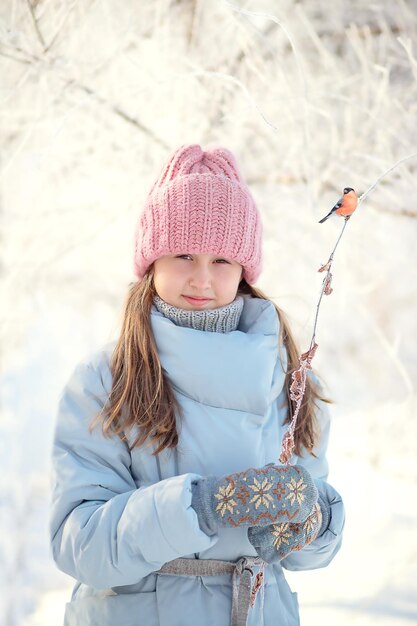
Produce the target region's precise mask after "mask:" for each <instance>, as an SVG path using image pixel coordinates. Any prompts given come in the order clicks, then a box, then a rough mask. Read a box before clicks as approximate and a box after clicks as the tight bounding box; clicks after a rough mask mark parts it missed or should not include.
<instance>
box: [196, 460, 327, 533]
mask: <svg viewBox="0 0 417 626" xmlns="http://www.w3.org/2000/svg"><path fill="white" fill-rule="evenodd" d="M192 492H193V496H192V502H191V505H192V507H193V508H194V510H195V511H196V513H197V516H198V521H199V525H200V528H201V530H203V531H204V532H205V533H206V534H208V535H213V534H214V533H215V532H216V531H217V529H218V527H219V526H226V527H237V526H247V527H250V526H268V525H269V524H271V523H273V522H278V523H279V522H291V523H301V522H304V521H306V519H307V518H308V516H309V515H310V513H311V511H312V509H313V507H314V505H315V504H316V502H317V499H318V491H317V488H316V486H315V485H314V481H313V479H312V477H311V476H310V474H309V472H308V471H307V470H306V469H305V468H304V467H302V466H301V465H292V466H291V465H287V466H281V465H274V464H273V463H270V464H268V465H266V466H265V467H263V468H262V469H254V468H249V469H247V470H246V471H244V472H236V473H234V474H230V475H228V476H224V477H222V478H215V477H208V478H202V479H200V480H198V481H196V482H194V483H193V484H192Z"/></svg>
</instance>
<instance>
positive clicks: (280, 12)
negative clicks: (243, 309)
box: [0, 0, 417, 626]
mask: <svg viewBox="0 0 417 626" xmlns="http://www.w3.org/2000/svg"><path fill="white" fill-rule="evenodd" d="M416 35H417V2H416V0H397V1H396V2H395V3H393V2H391V1H388V0H383V1H379V2H378V1H376V2H368V3H365V2H361V1H360V0H350V1H349V2H347V1H342V0H333V1H332V2H331V3H330V2H328V1H327V0H308V1H307V0H300V1H299V2H294V1H293V0H264V1H261V0H259V1H257V0H253V1H250V0H248V1H247V2H243V1H238V0H236V2H234V3H232V2H226V1H224V0H213V1H210V2H207V1H206V2H204V1H203V0H176V1H174V0H149V1H147V2H138V1H137V0H123V2H117V1H116V0H9V1H6V0H3V1H2V2H1V3H0V77H1V78H0V84H1V96H0V98H1V104H0V115H1V144H0V167H1V171H0V176H1V188H0V254H1V257H0V298H1V303H2V306H1V309H0V321H1V326H0V340H1V372H0V383H1V388H0V389H1V391H0V393H1V396H0V400H1V413H0V481H1V484H0V511H1V518H0V524H1V527H0V568H1V570H0V589H1V590H2V593H1V601H0V624H1V625H2V626H3V625H4V626H59V624H61V623H62V616H63V611H64V605H65V602H66V601H67V600H68V599H69V595H70V591H71V588H72V585H73V580H72V579H70V578H69V577H67V576H65V575H64V574H62V573H60V572H59V571H58V570H57V569H56V568H55V566H54V564H53V561H52V558H51V555H50V550H49V545H48V501H49V490H50V473H49V472H50V448H51V441H52V435H53V427H54V417H55V410H56V404H57V401H58V396H59V393H60V391H61V389H62V387H63V385H64V384H65V382H66V380H67V378H68V376H69V374H70V372H71V370H72V369H73V367H74V366H75V364H76V363H77V362H78V361H79V360H80V359H82V358H84V357H85V356H87V355H88V354H89V353H90V352H91V351H93V350H94V349H96V348H98V347H99V346H101V345H102V344H103V343H105V342H107V341H108V340H110V339H112V338H115V337H116V336H117V333H118V329H119V324H120V319H121V310H122V304H123V301H124V297H125V294H126V292H127V289H128V285H129V283H130V282H131V281H132V280H134V275H133V269H132V245H133V229H134V226H135V223H136V220H137V217H138V215H139V212H140V208H141V206H142V203H143V201H144V199H145V197H146V194H147V193H148V191H149V189H150V185H151V184H152V183H153V180H154V178H155V177H156V176H157V174H158V173H159V169H160V168H161V166H162V163H163V161H164V160H165V158H166V157H167V155H168V154H169V152H170V151H171V150H172V149H174V148H176V147H178V146H179V145H181V144H182V143H188V142H195V143H200V144H201V145H203V147H204V145H205V144H207V143H209V142H218V143H220V144H223V145H225V146H227V147H229V148H230V149H232V151H234V152H235V154H236V156H237V159H238V162H239V164H240V166H241V170H242V172H243V174H244V176H245V178H246V180H247V181H248V184H249V185H250V187H251V189H252V192H253V195H254V197H255V199H256V200H257V203H258V206H259V208H260V210H261V212H262V216H263V220H264V226H265V270H264V272H263V274H262V276H261V279H260V281H259V283H258V285H259V286H260V287H261V288H263V289H264V290H265V291H266V292H267V293H268V294H269V295H270V296H271V297H273V298H274V299H275V300H276V302H277V303H278V304H279V305H280V306H281V307H282V308H283V309H284V310H285V311H286V312H287V313H288V315H289V316H290V319H291V322H292V324H293V328H294V331H295V333H296V335H297V337H298V339H299V342H300V347H301V348H302V349H306V348H307V347H308V344H309V341H310V336H311V330H312V324H313V321H314V314H315V307H316V303H317V299H318V295H319V292H320V287H321V281H322V274H318V273H317V269H318V267H319V266H320V264H321V263H324V262H325V261H326V260H327V258H328V255H329V253H330V251H331V249H332V247H333V245H334V243H335V241H336V238H337V236H338V234H339V232H340V228H341V223H340V222H338V221H336V220H334V221H333V220H330V221H329V222H326V223H325V224H324V225H318V223H317V222H318V220H319V219H320V218H321V217H322V216H323V215H325V214H326V213H327V212H328V210H329V209H330V208H331V206H333V204H334V202H335V201H336V200H337V198H338V197H339V196H340V193H341V190H342V189H343V187H344V186H352V187H354V188H355V189H357V191H358V192H359V193H362V192H364V191H366V190H367V189H368V188H369V187H370V186H371V185H372V184H373V183H374V182H375V181H376V180H377V179H378V177H379V176H381V174H383V173H384V172H385V171H386V170H388V169H389V168H390V167H391V166H392V165H394V163H396V162H397V161H399V160H400V159H402V158H404V157H406V156H408V155H413V154H415V153H417V37H416ZM416 168H417V156H416V157H413V158H410V159H408V160H407V161H405V162H403V163H402V164H401V165H399V166H398V167H397V168H395V169H394V170H393V171H392V172H390V173H389V174H387V175H386V176H385V177H384V178H383V179H382V180H381V182H380V183H379V184H378V186H377V187H376V188H375V189H374V190H373V191H372V192H371V193H370V194H369V195H368V196H367V198H366V199H365V201H364V202H363V204H361V206H360V208H359V209H358V211H357V212H356V214H355V215H354V217H353V218H352V219H351V220H350V222H349V224H348V227H347V229H346V231H345V234H344V236H343V239H342V240H341V243H340V246H339V248H338V251H337V253H336V258H335V262H334V264H333V275H334V279H333V288H334V292H333V294H332V295H331V296H330V297H325V298H324V300H323V303H322V308H321V312H320V317H319V326H318V332H317V341H318V344H319V349H318V352H317V355H316V357H315V365H316V368H317V370H318V372H319V374H321V375H322V376H323V378H324V380H325V381H326V384H327V391H328V393H329V394H330V395H331V397H332V398H333V400H334V405H333V415H334V420H333V430H332V436H331V443H330V449H329V460H330V467H331V472H330V477H329V479H330V481H331V482H332V483H333V484H334V485H335V486H336V487H337V488H338V489H339V490H340V491H341V492H342V493H343V495H344V497H345V501H346V508H347V524H346V533H345V542H344V546H343V548H342V550H341V552H340V553H339V555H338V556H337V557H336V559H335V560H334V562H333V563H332V564H331V565H330V566H329V567H328V568H327V569H324V570H318V571H314V572H306V573H292V574H290V575H289V578H290V582H291V584H292V586H293V589H294V590H295V591H297V592H298V594H299V602H300V606H301V622H302V624H303V626H308V625H316V624H320V626H339V625H341V626H344V625H345V624H349V625H353V626H370V625H371V624H375V623H378V624H381V625H382V626H385V625H389V626H407V625H409V624H411V623H415V622H417V536H416V524H417V473H416V469H417V463H416V448H417V415H416V409H417V401H416V385H415V381H416V376H417V356H416V348H417V345H416V344H417V339H416V337H417V321H416V320H417V307H416V304H417V296H416V277H417V263H416V261H417V255H416V236H417V233H416V229H417V203H416V197H417V183H416Z"/></svg>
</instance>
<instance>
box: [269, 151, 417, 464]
mask: <svg viewBox="0 0 417 626" xmlns="http://www.w3.org/2000/svg"><path fill="white" fill-rule="evenodd" d="M415 157H417V152H413V153H412V154H409V155H408V156H405V157H403V158H402V159H399V160H398V161H396V163H394V165H392V166H391V167H389V168H388V169H387V170H386V171H385V172H383V173H382V174H381V175H380V176H379V177H378V178H377V179H376V181H375V182H374V183H373V184H372V185H371V186H370V187H369V188H368V189H367V190H366V191H364V192H363V193H362V194H361V195H360V196H359V198H358V206H359V204H361V203H362V202H363V201H364V199H365V198H366V197H367V195H368V194H369V193H371V191H373V190H374V189H375V187H376V186H377V185H378V183H379V182H380V181H381V180H382V179H383V178H384V177H385V176H386V175H387V174H389V173H390V172H392V171H393V170H394V169H395V168H396V167H398V166H399V165H401V163H404V162H405V161H407V160H408V159H412V158H415ZM349 217H350V216H349ZM349 217H345V219H344V224H343V228H342V230H341V232H340V235H339V236H338V238H337V241H336V244H335V246H334V248H333V250H332V252H331V254H330V256H329V258H328V260H327V262H326V263H325V264H324V265H322V266H321V267H320V268H319V270H318V271H319V272H326V275H325V277H324V279H323V284H322V288H321V291H320V296H319V300H318V303H317V308H316V315H315V318H314V326H313V332H312V336H311V341H310V347H309V349H308V350H307V352H304V353H303V354H302V355H301V356H300V357H299V367H298V368H297V369H296V370H295V371H294V372H293V373H292V374H291V379H292V383H291V386H290V400H291V402H294V403H295V409H294V412H293V414H292V417H291V422H290V425H289V427H288V430H287V432H286V433H285V436H284V438H283V441H282V448H281V454H280V457H279V460H280V462H281V463H286V464H288V463H289V461H290V458H291V456H292V454H293V451H294V445H295V441H294V432H295V427H296V424H297V419H298V414H299V412H300V407H301V403H302V400H303V398H304V394H305V390H306V383H307V370H309V369H311V361H312V360H313V357H314V355H315V353H316V350H317V347H318V344H317V343H316V330H317V321H318V316H319V311H320V306H321V301H322V298H323V295H326V296H328V295H330V294H331V293H332V291H333V289H332V287H331V282H332V274H331V272H330V270H331V267H332V263H333V259H334V255H335V252H336V248H337V246H338V245H339V242H340V240H341V238H342V236H343V233H344V232H345V228H346V225H347V223H348V220H349ZM290 409H291V407H290Z"/></svg>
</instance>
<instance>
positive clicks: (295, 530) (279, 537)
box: [248, 504, 322, 563]
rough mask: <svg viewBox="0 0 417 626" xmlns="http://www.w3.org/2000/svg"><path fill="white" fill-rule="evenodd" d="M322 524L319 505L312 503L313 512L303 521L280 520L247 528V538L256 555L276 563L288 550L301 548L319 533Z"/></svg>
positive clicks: (293, 550) (288, 552)
mask: <svg viewBox="0 0 417 626" xmlns="http://www.w3.org/2000/svg"><path fill="white" fill-rule="evenodd" d="M321 526H322V515H321V511H320V506H319V505H318V504H315V505H314V509H313V512H312V513H311V515H309V516H308V517H307V519H306V520H305V522H301V523H300V524H291V523H290V522H280V523H278V524H270V525H269V526H263V527H261V526H252V527H251V528H248V539H249V541H250V542H251V544H252V545H253V547H254V548H255V550H256V552H257V553H258V555H259V556H260V557H261V558H262V559H263V560H264V561H266V562H267V563H277V562H278V561H281V559H284V558H285V557H286V556H288V554H290V552H295V551H297V550H302V549H303V548H304V546H306V545H308V544H309V543H311V542H312V541H314V539H316V538H317V537H318V535H319V532H320V529H321Z"/></svg>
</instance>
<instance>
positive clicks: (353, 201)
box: [319, 187, 358, 224]
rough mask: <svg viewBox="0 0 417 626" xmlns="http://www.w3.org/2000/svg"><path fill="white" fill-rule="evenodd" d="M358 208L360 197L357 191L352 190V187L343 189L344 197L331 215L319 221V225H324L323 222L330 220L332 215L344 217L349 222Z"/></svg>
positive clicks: (337, 203)
mask: <svg viewBox="0 0 417 626" xmlns="http://www.w3.org/2000/svg"><path fill="white" fill-rule="evenodd" d="M357 206H358V196H357V194H356V191H355V190H354V189H352V187H345V188H344V189H343V196H342V197H341V198H339V200H338V201H337V202H336V204H335V205H334V207H333V208H332V210H331V211H330V213H328V214H327V215H326V217H323V219H322V220H320V221H319V224H323V222H325V221H326V220H328V219H329V217H331V216H332V215H340V216H341V217H344V218H345V220H348V219H349V218H350V216H351V215H352V213H353V211H354V210H355V209H356V207H357Z"/></svg>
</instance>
